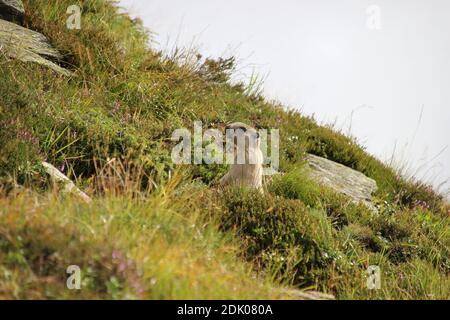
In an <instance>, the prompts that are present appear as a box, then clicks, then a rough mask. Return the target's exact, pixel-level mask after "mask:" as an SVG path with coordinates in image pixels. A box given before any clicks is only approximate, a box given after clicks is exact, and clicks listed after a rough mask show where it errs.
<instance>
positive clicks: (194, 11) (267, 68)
mask: <svg viewBox="0 0 450 320" xmlns="http://www.w3.org/2000/svg"><path fill="white" fill-rule="evenodd" d="M120 4H121V6H123V7H125V8H126V9H127V11H128V12H130V13H131V14H132V15H133V16H139V17H140V18H141V19H142V20H143V21H144V24H145V26H146V27H147V28H148V29H150V30H151V31H152V32H154V33H155V34H154V36H153V41H154V43H153V46H154V47H157V48H160V49H164V50H166V51H168V50H171V49H173V47H174V46H179V47H191V46H195V47H197V48H199V49H200V52H201V53H202V54H204V55H206V56H212V57H218V56H229V55H235V56H237V57H238V58H239V61H240V64H239V73H238V74H237V77H240V79H243V80H245V77H246V76H247V77H248V76H249V75H250V74H251V73H252V71H255V72H257V73H258V74H259V75H261V76H265V77H266V78H265V82H264V92H265V95H266V96H267V97H269V98H273V99H276V100H278V101H280V102H282V103H283V104H285V105H286V106H288V107H292V108H296V109H300V110H302V112H303V113H304V114H307V115H311V114H315V117H316V119H318V120H319V121H320V122H323V123H336V125H337V127H338V128H340V129H342V130H344V131H345V132H350V133H351V134H352V135H354V136H356V137H357V138H358V141H360V142H361V143H362V144H363V145H365V146H366V147H367V150H368V151H369V152H370V153H372V154H374V155H376V156H377V157H379V158H380V159H382V160H389V161H390V159H391V157H392V155H393V154H395V159H396V165H401V166H403V167H405V166H406V167H407V168H408V170H409V172H410V173H413V174H415V176H416V177H418V178H420V179H422V180H427V181H429V182H432V183H433V184H434V185H435V186H438V185H440V184H441V183H443V182H444V181H445V180H448V178H450V146H449V138H450V58H449V57H450V1H448V0H374V1H366V0H339V1H336V0H277V1H275V0H273V1H268V0H239V1H238V0H227V1H218V0H189V1H186V0H120ZM449 189H450V183H447V184H446V185H445V186H444V187H441V191H442V192H446V191H448V190H449Z"/></svg>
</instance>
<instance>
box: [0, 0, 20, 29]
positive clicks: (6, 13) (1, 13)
mask: <svg viewBox="0 0 450 320" xmlns="http://www.w3.org/2000/svg"><path fill="white" fill-rule="evenodd" d="M24 15H25V9H24V8H23V3H22V1H21V0H0V19H3V20H7V21H11V22H16V23H20V24H22V22H23V17H24Z"/></svg>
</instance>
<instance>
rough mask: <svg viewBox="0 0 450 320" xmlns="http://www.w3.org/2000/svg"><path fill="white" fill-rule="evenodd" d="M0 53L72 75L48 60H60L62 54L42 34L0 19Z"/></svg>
mask: <svg viewBox="0 0 450 320" xmlns="http://www.w3.org/2000/svg"><path fill="white" fill-rule="evenodd" d="M0 1H1V0H0ZM0 54H4V55H6V56H8V57H10V58H14V59H18V60H21V61H24V62H34V63H38V64H41V65H44V66H46V67H48V68H50V69H52V70H54V71H56V72H58V73H60V74H62V75H65V76H71V75H72V73H71V72H70V71H69V70H67V69H64V68H62V67H60V66H59V65H57V64H56V63H54V62H53V61H51V60H49V59H52V60H61V59H62V55H61V54H60V53H59V52H58V50H56V49H55V48H53V47H52V46H51V44H50V43H49V41H48V39H47V38H46V37H45V36H44V35H42V34H41V33H39V32H36V31H33V30H29V29H26V28H24V27H21V26H19V25H17V24H14V23H11V22H8V21H5V20H0Z"/></svg>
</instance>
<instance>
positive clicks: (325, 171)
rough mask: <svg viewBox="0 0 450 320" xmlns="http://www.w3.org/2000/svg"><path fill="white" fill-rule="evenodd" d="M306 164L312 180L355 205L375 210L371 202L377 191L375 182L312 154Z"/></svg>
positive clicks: (361, 174) (357, 172)
mask: <svg viewBox="0 0 450 320" xmlns="http://www.w3.org/2000/svg"><path fill="white" fill-rule="evenodd" d="M307 162H308V164H309V167H310V169H311V170H310V175H311V177H312V178H313V179H314V180H316V181H317V182H319V183H321V184H323V185H325V186H327V187H329V188H331V189H333V190H335V191H336V192H339V193H343V194H345V195H347V196H348V197H350V198H351V199H352V201H353V202H355V203H363V204H365V205H366V206H368V207H369V208H370V209H373V210H376V208H375V206H374V205H373V204H372V202H371V196H372V194H373V193H374V192H376V191H377V189H378V187H377V183H376V182H375V180H373V179H371V178H369V177H367V176H366V175H364V174H363V173H361V172H359V171H356V170H353V169H351V168H349V167H346V166H344V165H342V164H340V163H337V162H334V161H331V160H328V159H325V158H322V157H318V156H315V155H312V154H308V155H307Z"/></svg>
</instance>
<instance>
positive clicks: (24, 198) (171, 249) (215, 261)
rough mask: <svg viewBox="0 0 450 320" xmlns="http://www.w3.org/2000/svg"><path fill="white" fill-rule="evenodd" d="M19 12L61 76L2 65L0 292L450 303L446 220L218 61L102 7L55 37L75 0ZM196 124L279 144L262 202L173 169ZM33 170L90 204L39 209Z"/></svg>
mask: <svg viewBox="0 0 450 320" xmlns="http://www.w3.org/2000/svg"><path fill="white" fill-rule="evenodd" d="M24 5H25V12H26V15H25V20H24V26H25V27H27V28H29V29H32V30H34V31H37V32H40V33H42V34H43V35H45V36H46V37H47V38H48V39H50V42H51V44H52V45H53V46H54V47H55V48H56V49H58V50H59V52H61V53H62V54H63V61H59V62H58V63H59V64H60V66H61V67H65V68H67V69H68V70H70V71H71V72H73V76H69V77H67V76H62V75H59V74H57V73H55V72H53V71H52V70H49V69H47V68H46V67H45V66H40V65H37V64H33V63H24V62H20V61H17V60H12V59H10V58H8V57H7V56H5V55H3V54H2V55H0V78H1V82H0V93H1V95H0V124H1V126H0V145H1V147H2V148H1V150H0V179H1V180H0V183H1V186H2V196H1V200H0V202H1V203H2V205H1V206H0V268H1V270H2V271H3V272H1V276H0V295H3V296H5V297H39V298H63V297H67V296H80V297H117V298H121V297H142V298H255V297H261V298H264V297H286V296H285V295H284V296H283V295H281V294H279V292H280V290H279V288H281V287H282V286H288V285H289V286H294V287H297V288H314V289H315V290H319V291H324V292H330V293H333V294H335V295H336V296H337V297H338V298H343V299H345V298H405V299H408V298H424V299H429V298H448V292H450V290H449V288H450V287H449V267H450V263H449V252H448V247H449V244H450V243H449V241H450V235H449V220H448V218H449V217H448V216H449V214H448V213H449V208H448V206H446V205H444V203H443V201H442V199H441V197H440V196H439V195H437V194H436V193H435V192H433V190H432V189H431V188H430V187H428V186H426V185H423V184H421V183H420V182H412V181H406V180H404V179H403V178H402V177H400V176H399V175H397V173H396V172H395V171H394V170H393V169H391V168H389V167H388V166H386V165H385V164H383V163H381V162H380V161H378V160H377V159H376V158H374V157H372V156H371V155H369V154H367V153H366V152H365V151H364V148H363V147H362V146H360V145H359V144H358V143H357V142H356V141H355V140H354V139H352V138H349V137H346V136H344V135H342V134H340V133H339V132H336V131H334V130H333V129H332V128H328V127H323V126H319V125H317V124H316V122H315V121H314V119H312V118H309V117H304V116H302V115H301V114H299V113H298V112H294V111H287V110H286V109H285V108H284V107H283V106H281V105H278V104H276V103H272V102H269V101H266V100H265V99H264V97H262V96H260V95H258V94H254V93H252V88H251V86H250V87H248V86H245V85H232V84H230V83H229V82H228V80H229V75H230V73H231V72H232V71H233V59H232V58H230V59H220V60H217V61H215V60H210V59H203V58H202V57H201V56H200V55H199V54H197V53H193V52H184V51H179V52H177V53H176V54H175V55H174V56H173V57H165V56H163V55H162V54H161V53H159V52H155V51H154V50H153V49H152V48H151V47H150V48H149V47H148V40H149V39H148V34H147V33H146V32H145V31H144V30H143V29H142V26H141V24H140V22H139V21H133V20H130V18H129V17H128V16H126V15H123V14H119V13H118V12H117V8H116V7H114V6H113V5H112V4H111V3H110V2H109V1H104V0H96V1H84V2H80V6H81V8H82V12H83V15H82V28H81V30H68V29H67V28H66V20H67V18H68V15H67V14H66V11H67V8H68V7H69V6H70V5H73V1H72V0H60V1H52V2H49V1H43V0H42V1H41V0H39V1H24ZM198 120H200V121H202V122H203V124H204V129H206V128H219V129H223V128H224V126H225V124H226V123H229V122H231V121H241V122H245V123H249V124H252V125H253V126H255V127H263V128H278V129H280V138H281V141H280V146H281V154H280V161H281V168H280V169H281V171H283V172H285V174H284V175H283V176H279V177H276V178H275V179H274V181H273V182H272V183H271V184H268V185H267V192H266V193H265V195H261V194H259V193H257V194H255V193H253V192H252V191H249V190H227V191H226V192H224V193H217V192H216V191H215V189H214V187H213V184H214V182H215V181H217V180H218V179H219V178H220V177H221V176H222V175H223V174H224V172H225V171H226V166H221V165H214V166H211V165H196V166H194V165H192V166H190V165H189V166H175V165H174V164H173V163H172V161H171V158H170V152H171V148H172V147H173V143H172V142H171V141H170V137H171V134H172V132H173V131H174V130H175V129H178V128H181V127H186V128H189V129H192V127H193V122H194V121H198ZM307 153H311V154H314V155H318V156H322V157H324V158H327V159H330V160H333V161H335V162H338V163H340V164H342V165H345V166H347V167H350V168H352V169H355V170H357V171H359V172H361V173H364V174H365V175H367V176H369V177H370V178H372V179H374V180H375V181H376V183H377V185H378V190H377V192H376V194H375V196H374V197H373V199H372V201H373V202H374V203H375V204H376V206H377V210H378V213H374V212H373V211H372V210H370V209H368V208H367V207H365V206H362V205H358V204H354V203H352V202H351V201H350V200H349V199H348V198H347V197H346V196H344V195H340V194H338V193H336V192H335V191H334V190H333V189H331V188H330V189H328V188H326V187H323V186H320V185H317V184H316V183H315V182H314V181H312V180H310V178H309V176H308V175H307V173H306V171H305V167H304V163H305V160H306V157H307V156H306V155H307ZM42 161H47V162H49V163H51V164H53V165H55V166H57V167H58V168H60V169H61V171H63V172H64V173H65V174H67V175H68V176H69V177H70V178H71V179H72V180H74V181H76V183H77V184H78V185H79V186H80V187H81V188H82V189H84V190H85V191H86V192H87V193H88V194H90V195H91V196H93V198H94V203H93V204H92V205H87V204H82V203H80V202H79V201H78V200H76V199H72V198H64V199H63V198H61V197H58V196H57V195H55V194H53V192H56V191H57V189H58V186H54V185H52V184H51V182H50V181H49V180H48V178H47V176H46V174H45V172H44V168H43V167H42V165H41V163H42ZM237 248H240V249H239V250H238V249H237ZM128 261H130V262H129V263H128ZM71 264H76V265H79V266H80V267H81V268H82V270H86V271H84V272H85V279H87V280H85V281H86V283H84V284H83V288H85V290H81V291H79V292H71V291H67V289H65V280H64V279H65V276H66V275H65V268H66V267H67V266H68V265H71ZM369 265H377V266H379V267H380V268H381V270H382V275H383V276H382V279H381V280H382V284H381V289H380V290H369V289H368V288H367V286H366V278H367V277H366V271H367V267H368V266H369ZM250 266H251V268H250ZM250 269H252V270H250ZM255 274H257V276H255Z"/></svg>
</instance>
